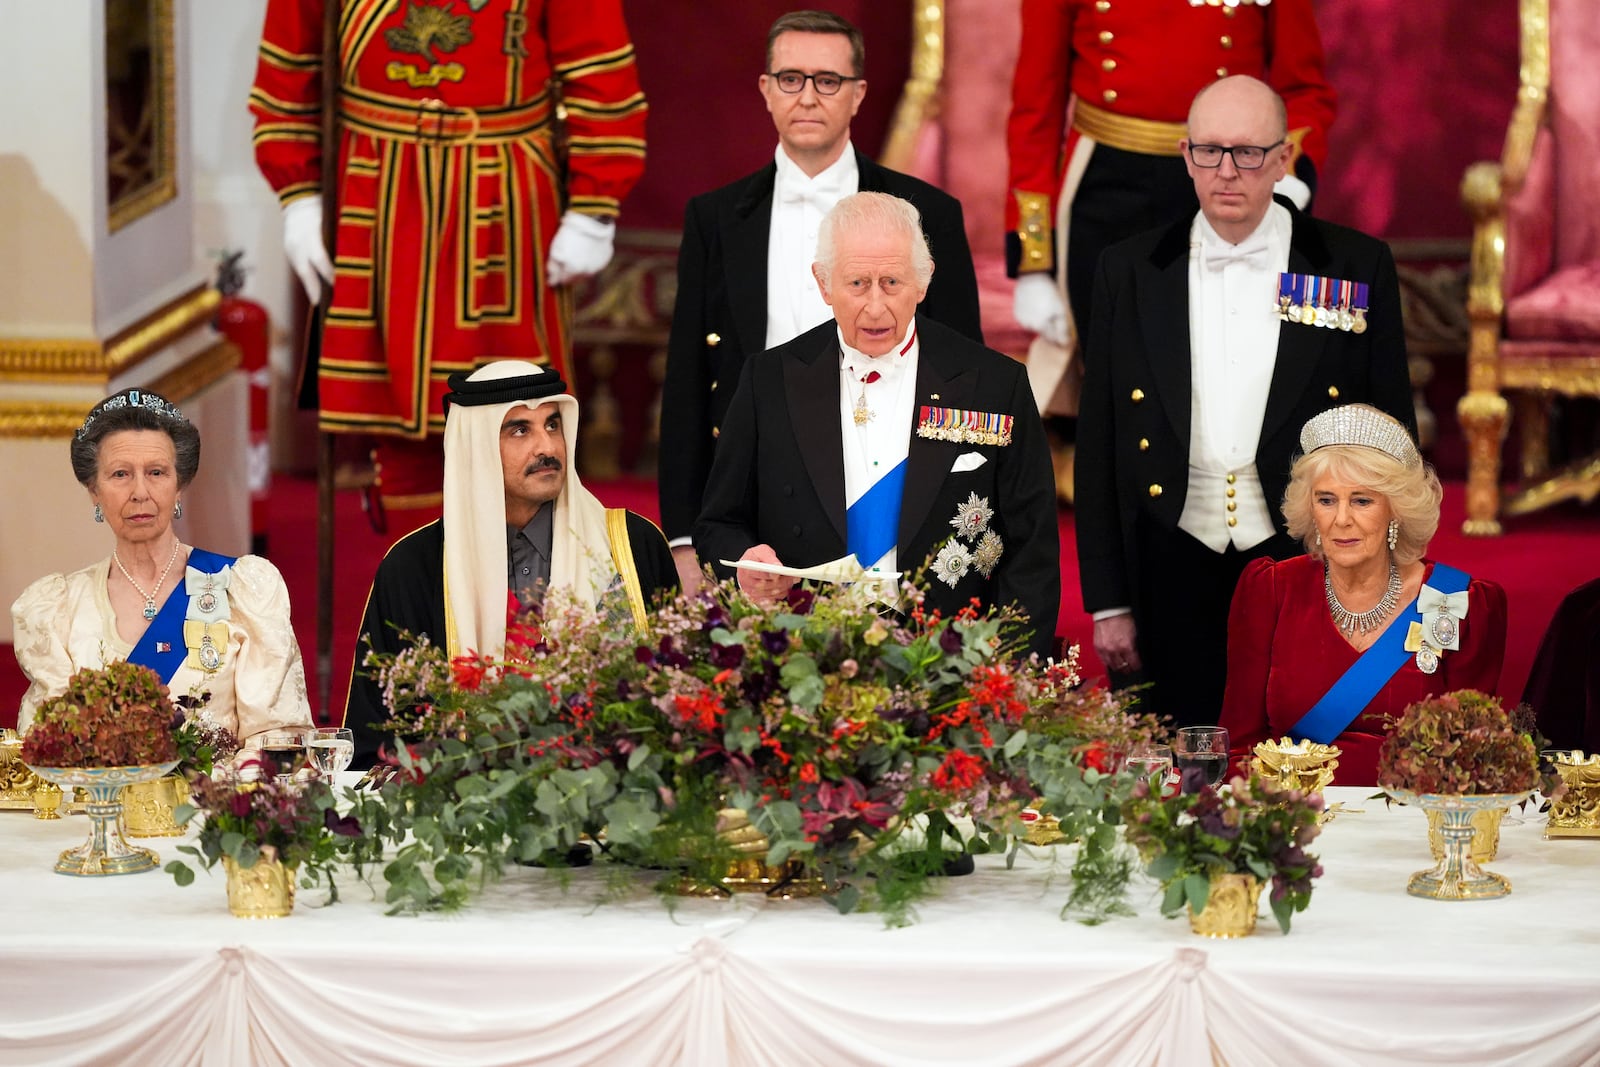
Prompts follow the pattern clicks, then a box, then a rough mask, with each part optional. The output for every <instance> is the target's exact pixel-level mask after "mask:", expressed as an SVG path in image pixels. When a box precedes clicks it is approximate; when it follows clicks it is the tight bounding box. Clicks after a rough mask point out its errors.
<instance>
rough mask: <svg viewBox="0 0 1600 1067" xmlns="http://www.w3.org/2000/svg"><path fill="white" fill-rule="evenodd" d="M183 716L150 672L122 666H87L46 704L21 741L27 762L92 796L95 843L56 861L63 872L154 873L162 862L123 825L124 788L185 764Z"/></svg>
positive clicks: (90, 841)
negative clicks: (128, 836)
mask: <svg viewBox="0 0 1600 1067" xmlns="http://www.w3.org/2000/svg"><path fill="white" fill-rule="evenodd" d="M179 714H181V713H180V712H178V711H177V709H176V708H175V707H174V706H173V703H172V700H171V698H170V697H169V696H168V694H167V687H166V686H165V685H164V684H162V681H161V679H160V677H158V676H157V675H156V673H155V672H154V671H152V670H151V669H150V668H148V667H142V666H139V665H138V664H133V663H128V662H126V661H121V660H119V661H116V662H113V663H109V664H107V665H106V666H104V667H99V668H91V667H84V668H82V669H81V670H79V671H77V672H76V673H75V674H73V675H72V677H71V678H69V679H67V687H66V689H65V690H64V691H63V692H62V693H60V694H59V695H57V696H54V697H51V698H50V699H48V700H45V701H44V702H43V703H41V704H40V705H39V708H38V711H37V712H36V714H35V715H34V720H33V724H32V725H31V726H30V727H29V728H28V733H27V736H26V737H24V738H23V741H22V760H23V762H24V763H26V764H27V765H28V766H29V767H30V768H31V769H32V770H33V771H34V773H35V774H37V775H38V776H39V777H40V778H43V779H45V780H47V781H49V782H52V783H54V784H55V785H57V786H63V787H68V786H70V787H72V788H82V789H84V790H85V791H86V793H87V795H88V798H89V799H88V801H87V803H86V810H87V811H88V813H89V816H90V821H91V825H90V830H89V837H88V840H87V841H85V842H84V844H83V845H81V846H79V847H78V848H75V849H68V850H67V851H65V852H63V853H62V854H61V857H60V859H58V860H57V861H56V867H55V869H56V870H57V871H58V872H60V873H62V874H72V875H78V876H99V875H112V874H137V873H139V872H140V871H148V870H154V869H155V867H156V866H157V864H158V857H157V856H156V854H155V853H154V852H152V851H150V850H149V849H147V848H139V847H138V846H135V845H130V844H128V842H127V841H126V840H124V839H123V836H122V831H121V828H120V816H121V814H122V799H121V791H122V789H123V788H124V787H126V786H131V785H138V784H141V783H144V782H149V781H154V780H156V779H158V778H160V777H161V776H162V775H164V774H166V773H167V772H168V771H170V770H171V769H172V768H173V767H174V766H175V765H176V764H177V762H178V755H179V754H178V745H177V739H176V737H175V736H174V733H173V721H174V717H175V716H176V715H179Z"/></svg>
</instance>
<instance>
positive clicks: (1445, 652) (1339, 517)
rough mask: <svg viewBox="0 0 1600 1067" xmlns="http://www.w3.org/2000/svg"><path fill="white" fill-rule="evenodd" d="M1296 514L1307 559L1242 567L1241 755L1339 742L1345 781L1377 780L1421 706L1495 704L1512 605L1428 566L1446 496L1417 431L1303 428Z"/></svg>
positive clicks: (1233, 704)
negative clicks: (1277, 746) (1403, 726)
mask: <svg viewBox="0 0 1600 1067" xmlns="http://www.w3.org/2000/svg"><path fill="white" fill-rule="evenodd" d="M1300 447H1301V450H1302V455H1301V456H1300V458H1299V459H1298V460H1296V461H1295V464H1294V467H1293V469H1292V470H1291V472H1290V477H1289V487H1288V489H1287V490H1286V491H1285V493H1284V501H1283V514H1284V518H1285V519H1286V520H1287V522H1288V528H1289V535H1290V536H1291V537H1294V538H1297V539H1298V540H1300V541H1301V542H1303V543H1304V545H1305V548H1306V555H1304V556H1297V557H1295V558H1293V559H1287V560H1281V561H1276V560H1271V559H1261V560H1257V561H1255V562H1254V563H1252V564H1250V565H1249V566H1248V567H1247V568H1245V571H1244V573H1243V574H1242V575H1241V576H1240V578H1239V585H1238V588H1237V589H1236V590H1235V592H1234V595H1233V607H1232V610H1231V612H1230V614H1229V617H1228V684H1227V692H1226V695H1225V697H1224V700H1223V711H1222V725H1223V726H1225V727H1227V728H1228V731H1229V735H1230V737H1231V738H1232V745H1233V753H1232V754H1233V756H1234V758H1235V759H1236V760H1237V759H1248V758H1249V756H1250V753H1251V751H1252V750H1253V749H1254V747H1255V745H1256V744H1257V743H1258V742H1261V741H1264V740H1267V739H1269V738H1274V737H1279V736H1285V735H1287V736H1289V737H1293V738H1296V739H1303V740H1310V741H1316V742H1321V743H1324V744H1337V745H1338V746H1339V748H1340V749H1341V750H1342V755H1341V756H1340V757H1339V768H1338V771H1337V772H1336V778H1335V783H1336V784H1339V785H1371V784H1373V783H1374V782H1376V781H1377V759H1378V746H1379V744H1380V743H1381V741H1382V740H1383V736H1384V734H1385V733H1386V732H1387V730H1388V724H1389V722H1390V721H1391V720H1392V719H1395V718H1398V717H1399V715H1400V713H1401V712H1402V711H1404V710H1405V708H1406V706H1407V705H1408V704H1411V703H1413V702H1414V701H1417V700H1420V699H1422V698H1424V697H1428V696H1435V695H1438V694H1440V693H1446V692H1449V691H1451V690H1455V689H1481V690H1483V691H1485V692H1491V693H1492V692H1493V691H1494V689H1495V686H1496V685H1497V683H1498V682H1499V679H1500V664H1501V660H1502V659H1503V658H1504V656H1505V643H1506V595H1505V591H1504V590H1503V589H1501V587H1500V586H1498V585H1496V584H1495V583H1493V582H1489V581H1484V580H1482V579H1479V578H1474V577H1471V576H1469V575H1467V574H1465V573H1463V572H1461V571H1459V570H1457V569H1455V568H1454V567H1450V566H1447V565H1445V564H1443V563H1439V562H1435V561H1433V560H1430V559H1427V558H1426V553H1427V548H1428V542H1429V541H1430V540H1432V538H1433V535H1434V533H1435V532H1436V531H1437V530H1438V528H1439V504H1440V501H1441V500H1442V499H1443V497H1444V490H1443V489H1442V488H1441V487H1440V485H1439V479H1438V477H1437V475H1435V474H1434V472H1433V469H1432V468H1431V467H1429V466H1428V465H1427V464H1425V463H1424V462H1423V461H1422V456H1421V454H1420V453H1418V451H1417V447H1416V444H1415V443H1414V442H1413V441H1412V440H1411V436H1410V434H1408V433H1407V432H1406V429H1405V427H1404V426H1402V425H1401V424H1400V423H1399V422H1397V421H1395V420H1394V419H1393V418H1391V417H1390V416H1388V415H1386V414H1384V413H1383V412H1381V411H1379V410H1378V409H1376V408H1372V407H1368V406H1366V405H1364V404H1350V405H1346V406H1344V407H1338V408H1332V409H1330V410H1328V411H1324V412H1323V413H1321V414H1320V415H1317V416H1316V417H1315V418H1313V419H1311V420H1310V421H1309V422H1307V423H1306V425H1305V428H1304V429H1303V430H1302V431H1301V433H1300Z"/></svg>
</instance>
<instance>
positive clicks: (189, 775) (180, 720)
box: [173, 693, 239, 782]
mask: <svg viewBox="0 0 1600 1067" xmlns="http://www.w3.org/2000/svg"><path fill="white" fill-rule="evenodd" d="M209 697H210V694H209V693H204V694H201V695H200V696H198V697H189V696H181V697H177V698H176V699H175V700H174V701H173V702H174V703H175V704H177V705H178V712H177V715H176V717H175V718H174V719H173V738H174V739H175V740H176V742H177V745H178V766H177V768H176V770H175V772H174V773H176V774H178V775H181V776H182V777H184V778H186V779H188V780H189V781H191V782H192V781H194V780H195V779H196V778H199V777H200V776H201V775H209V774H210V773H211V772H212V770H213V769H214V768H215V767H216V766H217V764H219V763H223V762H225V761H227V760H230V759H232V758H233V757H234V756H235V755H236V754H237V753H238V751H239V739H238V738H237V737H235V736H234V734H233V731H232V730H230V729H228V728H227V727H226V726H223V725H222V724H221V723H219V722H217V721H216V720H215V719H213V718H211V716H210V715H208V714H207V713H206V707H205V706H206V701H207V699H208V698H209Z"/></svg>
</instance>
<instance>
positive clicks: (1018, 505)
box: [694, 315, 1061, 655]
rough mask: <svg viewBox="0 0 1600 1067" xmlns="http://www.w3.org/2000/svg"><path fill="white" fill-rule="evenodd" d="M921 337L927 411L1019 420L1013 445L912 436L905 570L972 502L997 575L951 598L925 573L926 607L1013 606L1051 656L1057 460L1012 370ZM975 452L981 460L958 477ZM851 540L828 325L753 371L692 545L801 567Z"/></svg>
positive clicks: (920, 325)
mask: <svg viewBox="0 0 1600 1067" xmlns="http://www.w3.org/2000/svg"><path fill="white" fill-rule="evenodd" d="M917 330H918V337H919V338H920V348H919V355H918V357H917V383H916V386H917V388H916V403H917V404H918V406H919V407H920V406H922V405H933V406H941V407H948V408H959V409H964V410H970V411H983V412H992V413H1000V414H1009V415H1011V416H1013V423H1012V436H1011V443H1010V444H1009V445H978V444H968V443H958V442H954V441H937V440H931V439H928V438H924V437H919V436H917V435H916V433H915V430H913V433H912V437H911V444H910V451H909V453H908V456H907V468H906V480H905V493H904V496H903V498H902V500H901V506H900V525H899V544H898V559H899V565H900V568H901V570H903V571H906V572H914V571H916V570H918V569H919V568H920V567H921V566H922V565H923V562H924V561H925V560H927V559H928V558H929V557H930V556H932V555H933V554H934V553H936V552H937V551H938V549H939V548H940V547H941V546H942V545H943V544H944V542H945V541H946V540H948V539H949V537H950V536H951V534H952V533H953V532H954V531H953V528H952V527H951V525H950V520H951V519H952V518H954V517H955V515H956V511H957V506H958V505H960V504H962V503H964V502H965V501H966V500H967V498H968V496H969V494H973V493H976V494H977V495H978V497H980V498H982V499H985V500H987V501H988V502H989V504H990V506H991V507H992V508H993V509H994V512H995V515H994V518H993V520H992V522H991V528H992V529H994V530H995V531H996V532H997V533H998V534H999V536H1000V538H1001V540H1002V542H1003V544H1004V553H1003V554H1002V556H1001V557H1000V561H999V563H998V564H997V565H996V567H995V569H994V571H993V573H992V574H991V576H990V577H989V578H984V577H983V576H982V575H980V574H979V573H978V571H977V569H976V568H973V569H971V570H969V571H968V572H967V574H966V575H965V576H964V577H962V578H961V579H960V581H958V582H957V583H956V585H955V586H954V588H952V587H951V586H949V585H946V584H945V583H944V582H943V581H942V580H940V579H938V578H935V577H934V576H933V575H932V574H931V573H929V574H928V575H926V576H925V577H924V580H923V581H922V588H923V589H925V590H926V593H927V598H926V599H927V604H928V605H929V606H930V607H937V608H939V609H940V610H941V611H943V612H944V613H945V614H946V615H947V616H948V615H950V614H951V613H953V612H955V611H958V610H960V609H961V608H963V607H965V606H966V605H967V604H968V603H969V602H970V600H971V598H973V597H977V598H979V600H980V601H981V602H982V603H984V604H986V605H1001V604H1007V603H1015V604H1017V605H1019V606H1021V607H1022V609H1023V610H1025V611H1026V612H1027V613H1028V617H1029V619H1030V620H1031V621H1032V623H1033V633H1032V636H1031V639H1030V642H1029V648H1030V650H1033V651H1037V652H1039V653H1040V654H1041V655H1048V654H1049V652H1050V646H1051V640H1052V638H1053V636H1054V633H1055V624H1056V614H1057V612H1058V610H1059V608H1060V599H1061V560H1060V538H1059V531H1058V529H1057V526H1056V504H1055V482H1054V479H1053V477H1052V474H1051V469H1050V453H1049V450H1048V449H1047V448H1046V446H1045V441H1044V428H1043V425H1042V424H1041V423H1040V421H1039V414H1038V409H1037V408H1036V407H1035V405H1034V401H1033V393H1032V392H1031V391H1030V390H1029V388H1028V378H1027V374H1026V372H1025V371H1024V370H1023V367H1022V365H1021V364H1020V363H1017V362H1016V361H1015V360H1012V359H1009V358H1008V357H1006V356H1003V355H1001V354H1000V353H998V352H993V351H990V350H989V349H987V348H984V347H982V346H981V345H977V344H974V343H973V342H971V341H969V340H967V339H966V338H965V337H963V336H961V335H960V334H958V333H956V332H955V331H954V330H951V329H949V328H948V327H945V326H941V325H940V324H939V323H936V322H931V321H929V320H928V319H926V318H923V317H922V316H921V315H919V316H918V317H917ZM913 426H915V423H913ZM968 452H978V453H980V454H981V455H982V456H983V457H984V462H983V463H982V464H981V465H980V466H978V467H977V468H976V469H973V470H967V471H963V472H961V473H951V467H952V466H953V465H954V464H955V462H956V459H957V457H959V456H961V455H963V454H964V453H968ZM847 536H848V533H847V528H846V522H845V478H844V442H843V433H842V428H841V426H840V411H839V342H838V335H837V333H836V327H835V325H834V323H833V322H832V321H829V322H826V323H824V324H822V325H821V326H818V327H816V328H815V329H813V330H808V331H807V332H805V333H803V334H801V335H800V336H799V337H796V338H795V339H794V340H792V341H790V342H789V343H787V344H783V345H779V346H778V347H777V348H774V349H772V350H771V351H768V352H763V353H761V354H760V355H758V356H756V357H755V358H754V359H752V360H751V361H750V365H749V367H747V368H746V371H745V374H744V377H743V380H742V381H740V383H739V388H738V390H737V391H736V392H735V393H734V396H733V400H732V403H731V404H730V405H729V408H728V415H727V418H726V420H725V421H724V422H723V433H722V437H721V440H720V442H719V447H718V449H717V456H716V461H715V463H714V464H713V465H712V468H711V479H710V481H709V482H708V483H707V485H706V497H705V508H704V510H703V511H702V512H701V515H700V521H699V522H698V523H697V524H696V525H695V533H694V546H695V550H696V551H697V552H698V553H699V554H700V558H701V559H704V560H707V561H716V560H723V559H738V558H739V557H740V556H742V555H744V553H745V551H746V550H747V549H749V548H751V547H752V546H754V545H758V544H767V545H771V546H772V549H773V551H775V552H776V553H777V555H778V558H779V559H780V560H782V561H783V562H785V563H788V564H793V565H794V566H797V567H805V566H813V565H815V564H818V563H825V562H827V561H829V560H833V559H837V558H839V557H840V556H843V555H844V554H845V552H846V547H845V545H846V539H847ZM869 562H870V561H869ZM712 565H713V566H714V567H716V569H717V571H718V573H719V574H722V575H724V576H727V575H729V574H731V573H732V572H731V571H730V569H729V568H726V567H723V566H721V565H720V564H719V563H715V562H713V564H712Z"/></svg>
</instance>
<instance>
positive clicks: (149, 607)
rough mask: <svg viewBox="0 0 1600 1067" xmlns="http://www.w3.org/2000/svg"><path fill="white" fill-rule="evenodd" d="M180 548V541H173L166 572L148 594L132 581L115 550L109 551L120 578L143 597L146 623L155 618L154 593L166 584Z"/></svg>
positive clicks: (181, 545) (162, 573)
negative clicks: (120, 574)
mask: <svg viewBox="0 0 1600 1067" xmlns="http://www.w3.org/2000/svg"><path fill="white" fill-rule="evenodd" d="M182 547H183V542H182V541H178V540H174V541H173V542H172V555H170V556H168V557H167V567H166V570H163V571H162V572H161V577H159V578H157V579H156V587H155V589H154V590H153V591H151V592H148V593H146V592H145V591H144V586H142V585H140V584H139V583H138V582H136V581H134V580H133V575H131V574H129V573H128V568H126V567H124V566H123V565H122V560H121V558H120V557H118V556H117V550H116V549H112V550H111V559H112V561H113V562H114V563H116V565H117V570H119V571H121V572H122V576H123V577H124V578H126V579H128V584H129V585H131V586H133V588H134V589H135V590H137V591H138V593H139V595H140V596H142V597H144V617H145V620H146V621H149V620H150V619H153V618H155V617H156V593H159V592H161V587H162V585H164V584H165V583H166V580H167V575H168V574H171V573H172V565H173V564H174V563H176V562H177V560H178V549H180V548H182Z"/></svg>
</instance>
